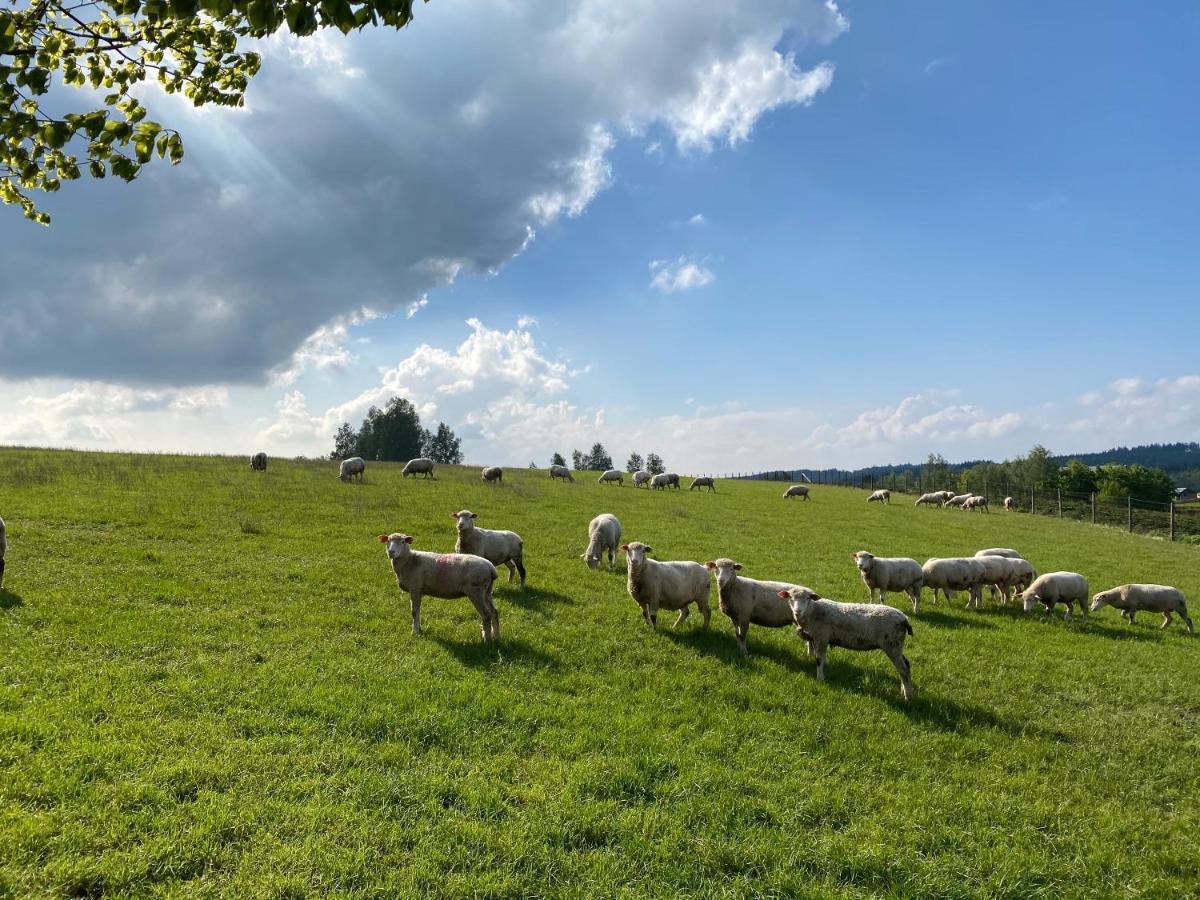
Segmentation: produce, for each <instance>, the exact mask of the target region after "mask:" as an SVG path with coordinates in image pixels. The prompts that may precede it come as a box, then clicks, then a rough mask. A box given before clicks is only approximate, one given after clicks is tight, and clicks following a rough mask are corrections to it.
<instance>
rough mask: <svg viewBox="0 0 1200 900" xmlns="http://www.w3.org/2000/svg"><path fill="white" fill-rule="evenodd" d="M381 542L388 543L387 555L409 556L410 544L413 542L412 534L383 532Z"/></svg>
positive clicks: (395, 556) (394, 557) (392, 556)
mask: <svg viewBox="0 0 1200 900" xmlns="http://www.w3.org/2000/svg"><path fill="white" fill-rule="evenodd" d="M378 540H379V543H381V544H387V555H388V557H389V558H390V559H402V558H404V557H405V556H408V550H409V547H408V545H409V544H411V543H412V542H413V539H412V536H411V535H408V534H401V533H400V532H398V531H393V532H392V533H391V534H381V535H380V536H379V538H378Z"/></svg>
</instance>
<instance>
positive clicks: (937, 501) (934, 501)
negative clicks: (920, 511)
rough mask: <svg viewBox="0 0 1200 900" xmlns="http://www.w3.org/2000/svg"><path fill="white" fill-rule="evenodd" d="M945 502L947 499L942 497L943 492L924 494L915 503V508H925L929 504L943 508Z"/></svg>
mask: <svg viewBox="0 0 1200 900" xmlns="http://www.w3.org/2000/svg"><path fill="white" fill-rule="evenodd" d="M945 502H946V498H945V497H943V496H942V492H941V491H936V492H934V493H932V494H922V495H921V496H920V497H918V498H917V502H916V503H914V504H913V506H925V505H927V504H928V505H932V506H941V505H942V504H943V503H945Z"/></svg>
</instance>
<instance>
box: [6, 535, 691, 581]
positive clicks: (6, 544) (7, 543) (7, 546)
mask: <svg viewBox="0 0 1200 900" xmlns="http://www.w3.org/2000/svg"><path fill="white" fill-rule="evenodd" d="M6 550H8V532H7V531H6V530H5V528H4V520H3V519H0V587H3V586H4V553H5V551H6ZM707 577H708V575H707V573H706V574H705V578H706V579H707Z"/></svg>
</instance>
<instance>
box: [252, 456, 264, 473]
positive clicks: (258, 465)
mask: <svg viewBox="0 0 1200 900" xmlns="http://www.w3.org/2000/svg"><path fill="white" fill-rule="evenodd" d="M250 468H251V469H253V470H254V471H255V472H265V471H267V454H265V453H255V454H254V455H253V456H252V457H250Z"/></svg>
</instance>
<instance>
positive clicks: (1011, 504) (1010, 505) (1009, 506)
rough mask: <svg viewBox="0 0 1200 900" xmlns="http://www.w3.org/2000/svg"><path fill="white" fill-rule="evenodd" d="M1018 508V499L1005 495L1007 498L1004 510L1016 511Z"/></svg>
mask: <svg viewBox="0 0 1200 900" xmlns="http://www.w3.org/2000/svg"><path fill="white" fill-rule="evenodd" d="M1016 508H1017V501H1016V500H1014V499H1013V498H1012V497H1005V498H1004V510H1005V512H1015V511H1016Z"/></svg>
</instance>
